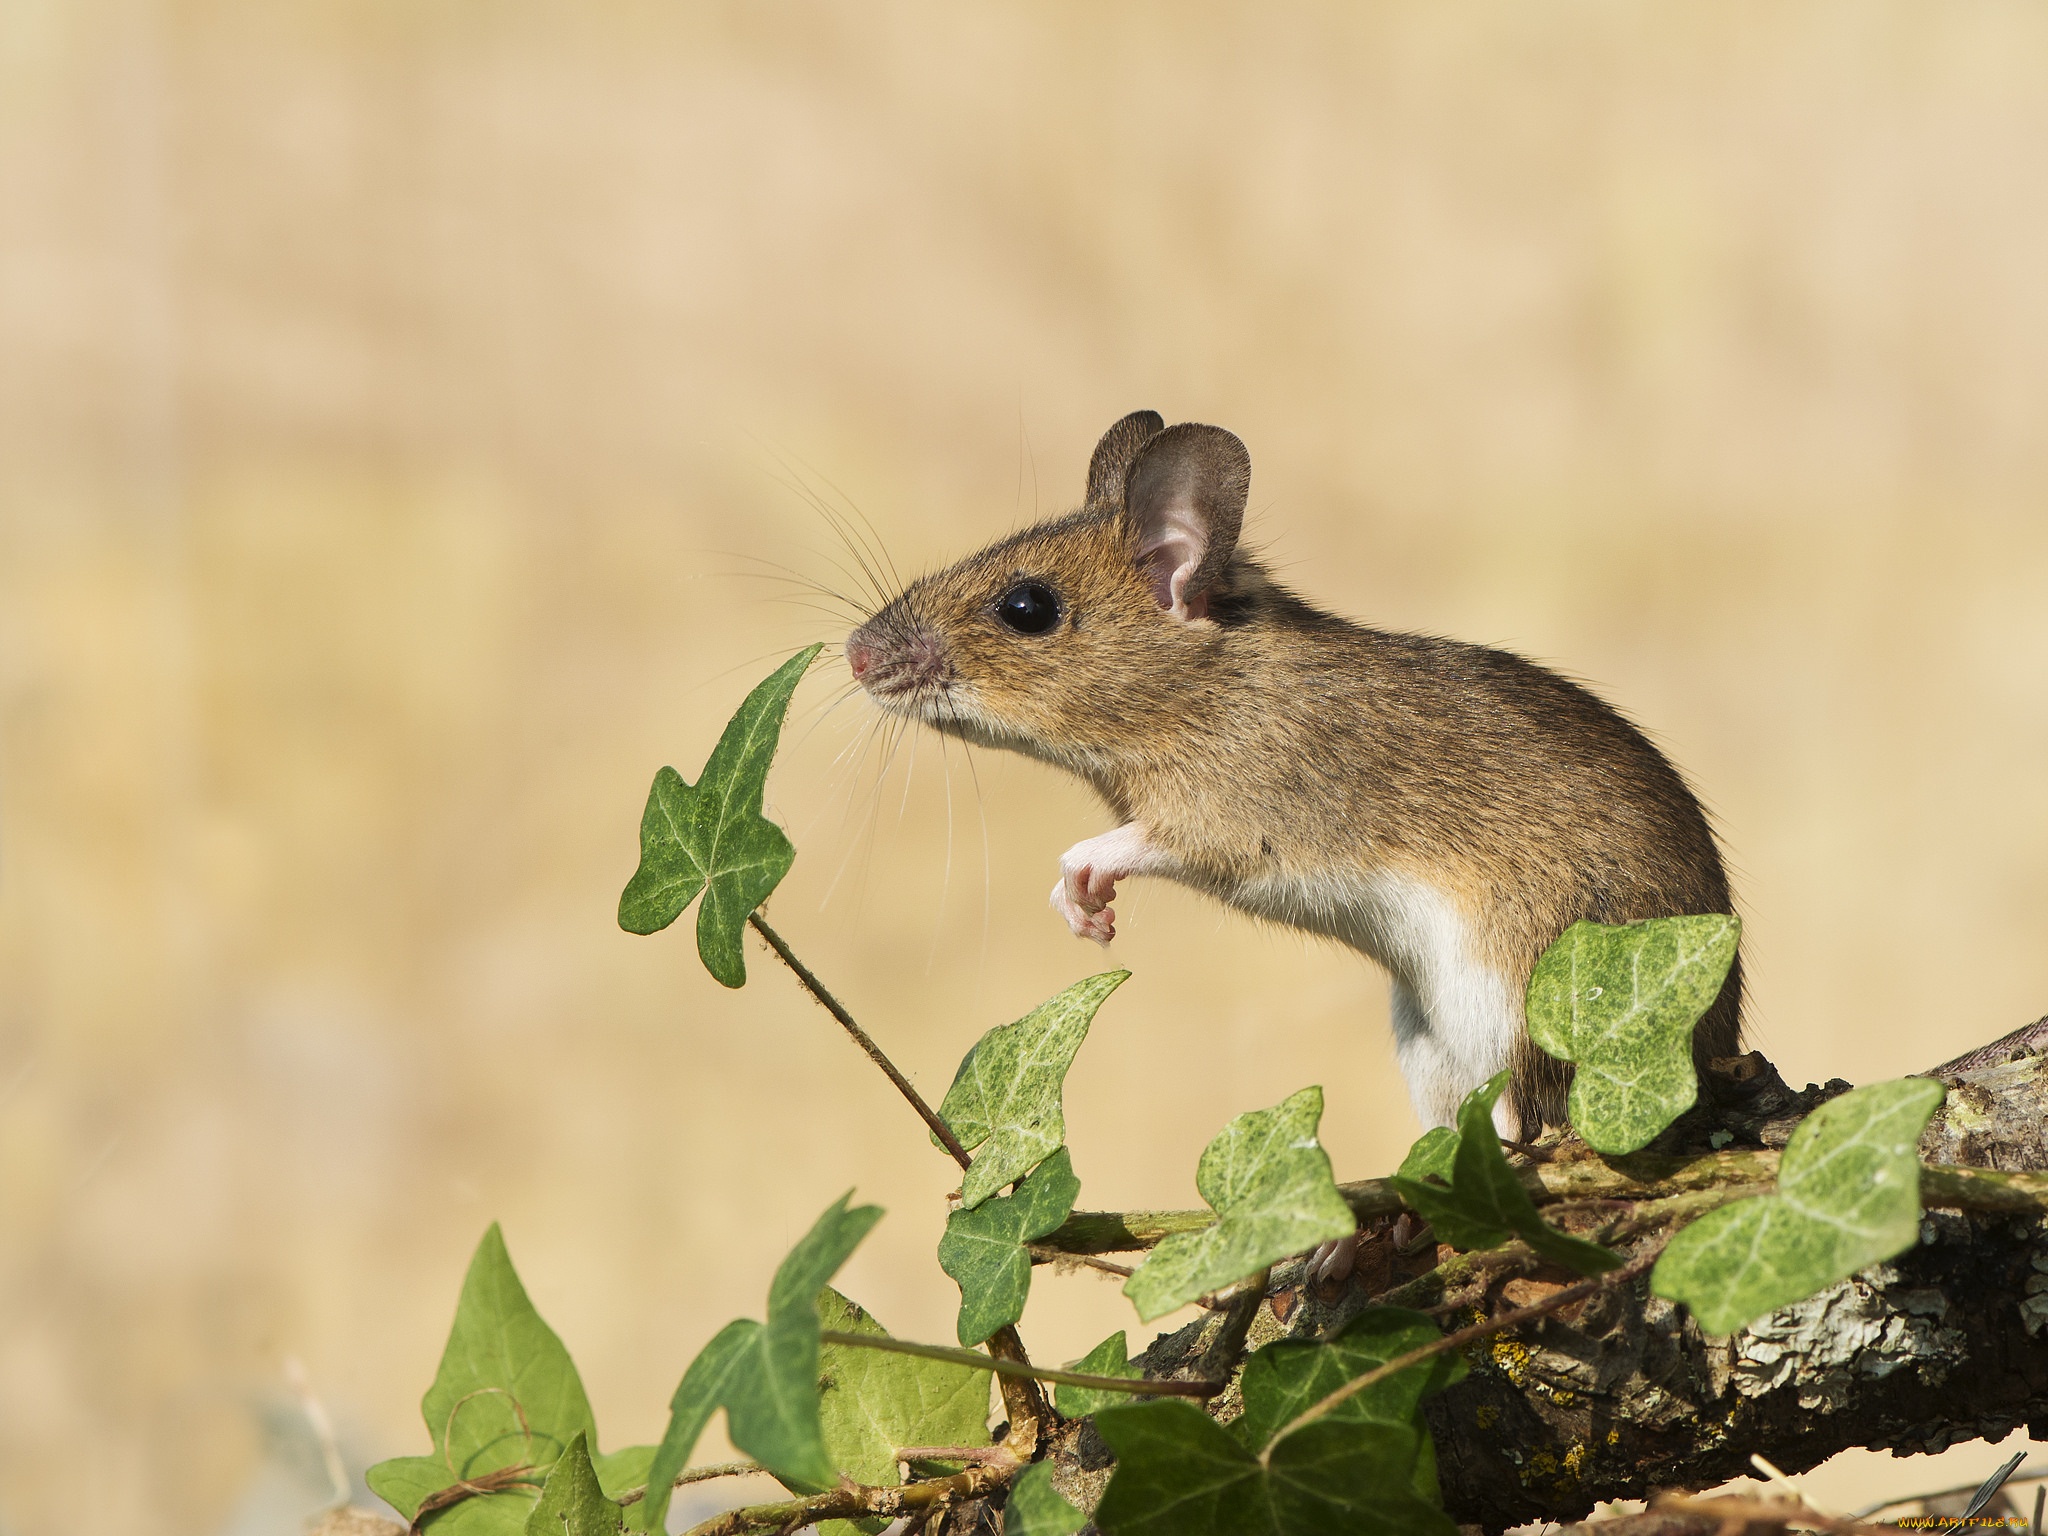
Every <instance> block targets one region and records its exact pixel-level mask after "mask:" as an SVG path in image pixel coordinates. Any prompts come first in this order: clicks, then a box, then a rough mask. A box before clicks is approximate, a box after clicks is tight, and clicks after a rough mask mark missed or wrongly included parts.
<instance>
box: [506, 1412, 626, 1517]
mask: <svg viewBox="0 0 2048 1536" xmlns="http://www.w3.org/2000/svg"><path fill="white" fill-rule="evenodd" d="M625 1528H626V1512H625V1511H624V1510H622V1509H621V1508H619V1506H618V1505H616V1504H614V1503H613V1502H612V1501H611V1500H610V1499H608V1498H606V1497H605V1493H604V1489H603V1488H601V1487H599V1486H598V1481H597V1469H596V1468H595V1467H593V1466H591V1464H590V1448H589V1446H588V1445H587V1444H585V1442H584V1438H583V1436H582V1435H578V1436H577V1437H576V1438H575V1439H574V1440H571V1441H570V1442H569V1448H568V1449H567V1450H565V1451H563V1452H562V1455H561V1458H560V1459H559V1460H558V1461H556V1463H555V1470H554V1471H552V1472H550V1473H549V1474H548V1480H547V1484H546V1486H545V1487H543V1488H542V1489H541V1491H540V1502H539V1503H538V1504H536V1505H534V1507H533V1513H532V1514H531V1515H529V1516H527V1519H526V1529H525V1533H524V1536H620V1533H621V1532H623V1531H624V1530H625Z"/></svg>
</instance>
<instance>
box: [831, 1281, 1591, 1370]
mask: <svg viewBox="0 0 2048 1536" xmlns="http://www.w3.org/2000/svg"><path fill="white" fill-rule="evenodd" d="M1616 1273H1620V1271H1616ZM818 1337H819V1339H820V1340H821V1341H823V1342H824V1343H827V1344H850V1345H852V1346H853V1347H854V1348H855V1349H879V1350H884V1351H886V1352H887V1353H889V1354H892V1355H916V1356H917V1357H918V1358H919V1359H922V1360H944V1361H947V1362H949V1363H950V1364H953V1365H964V1366H967V1367H969V1368H970V1369H972V1370H977V1371H993V1372H995V1373H996V1375H998V1376H1020V1377H1023V1378H1024V1379H1026V1380H1028V1381H1049V1382H1052V1383H1053V1384H1054V1385H1056V1386H1063V1387H1093V1388H1094V1389H1095V1390H1097V1391H1098V1392H1129V1393H1131V1394H1133V1395H1134V1396H1137V1397H1214V1396H1215V1395H1216V1394H1217V1393H1219V1392H1221V1391H1222V1390H1223V1387H1222V1384H1221V1383H1218V1382H1213V1381H1149V1380H1146V1379H1144V1378H1143V1377H1137V1376H1090V1375H1087V1374H1085V1373H1083V1372H1080V1371H1049V1370H1046V1369H1045V1368H1044V1367H1042V1366H1036V1365H1021V1364H1019V1363H1018V1362H1017V1361H1015V1360H998V1359H995V1358H994V1357H993V1356H990V1355H984V1354H981V1353H979V1352H978V1351H976V1350H972V1349H952V1348H950V1347H948V1346H947V1345H944V1344H913V1343H911V1342H910V1341H909V1340H908V1339H890V1338H884V1337H883V1336H882V1335H880V1334H876V1333H841V1332H839V1331H838V1330H837V1329H833V1328H821V1329H819V1330H818Z"/></svg>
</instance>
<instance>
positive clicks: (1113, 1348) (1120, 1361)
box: [1052, 1328, 1145, 1419]
mask: <svg viewBox="0 0 2048 1536" xmlns="http://www.w3.org/2000/svg"><path fill="white" fill-rule="evenodd" d="M1067 1369H1068V1370H1070V1371H1073V1372H1074V1373H1075V1374H1077V1375H1081V1376H1124V1377H1128V1378H1129V1379H1130V1380H1132V1381H1137V1380H1138V1379H1140V1378H1141V1377H1142V1376H1143V1375H1144V1374H1145V1373H1144V1372H1143V1371H1140V1370H1135V1369H1133V1368H1132V1366H1131V1357H1130V1345H1129V1344H1128V1343H1127V1342H1125V1339H1124V1331H1123V1329H1121V1328H1119V1329H1117V1331H1116V1332H1115V1333H1112V1334H1111V1335H1110V1336H1109V1337H1108V1338H1106V1339H1104V1340H1103V1341H1102V1342H1101V1343H1100V1344H1098V1345H1096V1346H1095V1347H1094V1348H1093V1349H1091V1350H1089V1351H1088V1353H1087V1354H1085V1355H1083V1356H1082V1357H1081V1358H1080V1359H1079V1360H1076V1361H1075V1362H1074V1363H1073V1364H1072V1365H1070V1366H1068V1367H1067ZM1130 1400H1131V1394H1130V1393H1128V1392H1105V1391H1103V1390H1102V1389H1101V1388H1100V1387H1069V1386H1064V1385H1063V1386H1058V1387H1055V1388H1053V1394H1052V1401H1053V1406H1054V1407H1055V1408H1057V1409H1059V1411H1060V1414H1061V1416H1062V1417H1065V1418H1069V1419H1078V1418H1082V1417H1084V1416H1085V1415H1087V1414H1091V1413H1093V1412H1095V1410H1096V1409H1098V1408H1107V1407H1109V1406H1110V1405H1111V1404H1113V1403H1128V1402H1129V1401H1130Z"/></svg>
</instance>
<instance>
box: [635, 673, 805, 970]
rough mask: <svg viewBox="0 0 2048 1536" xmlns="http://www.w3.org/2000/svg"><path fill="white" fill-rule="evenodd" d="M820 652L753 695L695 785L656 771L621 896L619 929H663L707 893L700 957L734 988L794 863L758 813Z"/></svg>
mask: <svg viewBox="0 0 2048 1536" xmlns="http://www.w3.org/2000/svg"><path fill="white" fill-rule="evenodd" d="M822 649H823V647H822V646H816V645H813V646H810V647H808V648H807V649H805V650H801V651H799V652H797V654H796V655H794V656H792V657H790V659H789V660H788V661H786V662H784V663H783V664H782V665H781V666H780V667H778V668H777V669H776V670H775V671H774V672H773V673H772V674H771V675H770V676H769V677H768V678H767V679H766V680H765V681H763V682H762V684H761V685H760V686H759V687H758V688H756V689H755V690H754V691H753V692H752V693H750V694H748V695H747V699H746V702H745V703H744V704H742V705H740V707H739V711H738V713H736V714H735V715H734V716H733V717H732V719H731V720H730V721H729V722H728V723H727V725H726V727H725V734H724V735H722V736H720V737H719V738H718V745H717V746H716V747H713V748H712V749H711V756H710V758H709V759H708V760H707V761H706V762H705V764H704V772H703V774H702V775H701V776H700V777H699V778H698V780H697V782H696V784H695V785H694V786H692V785H689V784H685V783H684V782H683V776H682V775H681V774H679V773H677V772H676V771H675V769H673V768H663V769H662V770H661V771H660V772H659V773H657V774H655V776H654V787H653V788H652V789H651V790H649V791H648V793H647V809H646V810H645V811H644V812H642V813H641V816H640V867H639V868H638V869H637V870H635V871H634V872H633V878H632V879H631V880H629V881H627V882H626V889H625V891H624V892H623V893H622V894H621V895H620V897H619V926H620V927H621V928H623V929H625V930H626V931H627V932H628V933H658V932H660V931H661V930H662V929H663V928H666V927H667V926H668V925H669V924H670V923H672V922H674V921H675V920H676V919H677V918H678V917H680V916H682V913H683V909H684V908H685V907H687V906H688V905H689V904H690V903H691V902H692V901H694V900H695V899H696V896H697V893H698V892H699V891H703V892H704V893H705V895H704V905H703V906H701V907H699V908H698V909H697V954H698V956H699V957H700V958H701V959H702V960H703V962H704V969H705V970H707V971H709V972H710V973H711V974H712V975H713V976H715V977H717V978H718V979H719V981H721V982H723V983H724V984H725V985H726V986H728V987H739V986H744V985H746V980H747V961H746V956H745V953H744V952H743V951H742V949H741V947H740V930H741V929H742V928H743V927H745V926H746V921H747V915H748V914H749V913H751V912H752V911H753V910H754V909H755V908H756V907H758V906H760V905H761V903H762V902H764V901H766V900H767V899H768V893H769V892H770V891H772V890H774V889H775V887H776V885H777V884H778V883H780V881H781V879H782V877H783V876H784V875H786V874H788V873H789V866H790V864H791V862H792V861H794V860H795V858H796V849H795V848H794V847H793V846H792V845H791V844H790V841H789V839H788V838H787V837H785V836H784V835H783V831H782V829H781V828H780V827H778V826H776V825H775V823H774V822H772V821H770V820H768V819H767V818H766V817H765V816H763V815H762V814H761V796H762V793H763V792H764V790H765V789H766V788H767V784H768V764H769V763H770V762H771V761H772V760H773V759H774V757H775V744H776V742H777V741H778V740H779V739H780V737H781V735H782V717H783V715H784V713H785V712H786V711H787V710H788V708H789V696H790V694H791V693H793V692H794V691H795V690H796V685H797V680H798V679H799V678H801V677H802V676H803V675H804V670H805V668H807V667H809V666H810V664H811V662H812V661H813V660H814V659H816V657H817V654H818V652H819V651H820V650H822Z"/></svg>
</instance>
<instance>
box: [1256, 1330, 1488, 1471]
mask: <svg viewBox="0 0 2048 1536" xmlns="http://www.w3.org/2000/svg"><path fill="white" fill-rule="evenodd" d="M1442 1337H1443V1335H1442V1332H1441V1330H1439V1329H1438V1327H1437V1325H1436V1324H1435V1323H1434V1322H1433V1321H1432V1320H1431V1319H1430V1318H1429V1316H1428V1314H1426V1313H1422V1312H1410V1311H1408V1310H1407V1309H1405V1308H1402V1307H1368V1308H1367V1309H1366V1310H1365V1311H1363V1312H1361V1313H1360V1314H1359V1315H1358V1316H1357V1317H1355V1318H1353V1319H1352V1320H1351V1322H1350V1323H1349V1324H1347V1325H1346V1326H1345V1328H1344V1330H1343V1331H1342V1332H1341V1333H1339V1334H1338V1335H1337V1336H1336V1337H1335V1338H1334V1339H1331V1340H1329V1341H1328V1342H1326V1343H1315V1342H1312V1341H1310V1340H1306V1339H1277V1340H1275V1341H1274V1342H1273V1343H1271V1344H1268V1345H1266V1346H1265V1347H1264V1348H1263V1349H1257V1350H1254V1351H1253V1352H1252V1354H1251V1357H1250V1358H1249V1359H1248V1360H1246V1361H1245V1366H1244V1374H1243V1376H1242V1377H1241V1378H1240V1391H1241V1392H1242V1393H1243V1396H1244V1412H1243V1413H1241V1414H1239V1415H1238V1417H1237V1418H1236V1419H1234V1420H1232V1421H1231V1423H1230V1425H1229V1429H1230V1432H1231V1433H1232V1434H1234V1435H1235V1436H1236V1437H1237V1440H1238V1443H1239V1444H1240V1445H1242V1446H1244V1448H1245V1449H1246V1450H1249V1451H1253V1452H1257V1451H1261V1450H1264V1449H1265V1447H1266V1442H1267V1441H1269V1440H1271V1439H1272V1438H1273V1436H1274V1435H1276V1434H1277V1433H1279V1431H1280V1430H1281V1429H1283V1428H1285V1427H1286V1426H1287V1425H1288V1424H1290V1423H1292V1422H1293V1421H1294V1420H1295V1418H1297V1417H1298V1416H1299V1415H1301V1414H1303V1413H1305V1412H1307V1411H1308V1410H1309V1409H1310V1408H1313V1407H1314V1406H1315V1405H1316V1404H1317V1403H1319V1402H1321V1401H1322V1400H1323V1399H1324V1398H1326V1397H1328V1396H1329V1395H1330V1394H1331V1393H1332V1392H1334V1391H1336V1390H1337V1388H1339V1387H1341V1386H1343V1385H1344V1383H1345V1382H1347V1381H1350V1380H1352V1379H1353V1378H1355V1377H1359V1376H1363V1375H1364V1374H1365V1373H1366V1372H1367V1371H1371V1370H1377V1369H1378V1368H1379V1367H1380V1366H1383V1365H1385V1364H1386V1363H1387V1362H1388V1361H1389V1360H1393V1359H1397V1358H1398V1357H1400V1356H1402V1355H1405V1354H1407V1353H1408V1351H1410V1350H1411V1349H1420V1348H1421V1347H1422V1346H1423V1345H1425V1344H1434V1343H1436V1342H1437V1341H1438V1340H1439V1339H1440V1338H1442ZM1464 1374H1465V1361H1464V1357H1463V1356H1461V1355H1459V1354H1458V1353H1457V1352H1456V1351H1454V1350H1446V1351H1445V1352H1444V1353H1443V1354H1440V1355H1435V1356H1432V1357H1431V1358H1430V1359H1428V1360H1424V1361H1422V1362H1420V1363H1419V1364H1416V1365H1413V1366H1410V1367H1409V1368H1408V1369H1407V1370H1405V1371H1398V1372H1396V1373H1395V1374H1394V1375H1392V1376H1389V1377H1388V1378H1387V1379H1386V1380H1384V1381H1380V1382H1375V1383H1374V1384H1373V1385H1372V1386H1370V1387H1367V1388H1366V1389H1365V1390H1364V1391H1362V1392H1354V1393H1353V1394H1352V1395H1351V1396H1350V1397H1348V1398H1346V1399H1345V1400H1344V1401H1343V1402H1342V1403H1339V1404H1338V1405H1337V1406H1336V1407H1335V1408H1333V1409H1331V1410H1330V1413H1329V1415H1328V1416H1329V1417H1330V1418H1334V1419H1353V1420H1356V1421H1358V1422H1359V1423H1361V1424H1392V1425H1395V1426H1397V1427H1401V1428H1407V1429H1412V1430H1413V1431H1415V1437H1416V1459H1415V1468H1414V1476H1413V1482H1412V1485H1411V1486H1412V1487H1413V1488H1414V1490H1415V1494H1416V1496H1417V1497H1418V1498H1421V1499H1423V1500H1424V1501H1426V1502H1428V1503H1430V1504H1435V1503H1437V1502H1438V1494H1437V1485H1436V1452H1435V1447H1434V1445H1433V1444H1432V1442H1431V1440H1430V1438H1429V1431H1428V1429H1427V1428H1426V1427H1425V1426H1424V1425H1423V1423H1422V1415H1421V1408H1422V1400H1423V1398H1425V1397H1427V1396H1428V1395H1429V1394H1431V1393H1432V1392H1439V1391H1441V1390H1442V1389H1443V1388H1445V1387H1447V1386H1449V1385H1450V1384H1451V1383H1452V1382H1454V1381H1457V1380H1458V1379H1459V1378H1461V1377H1462V1376H1463V1375H1464Z"/></svg>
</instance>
